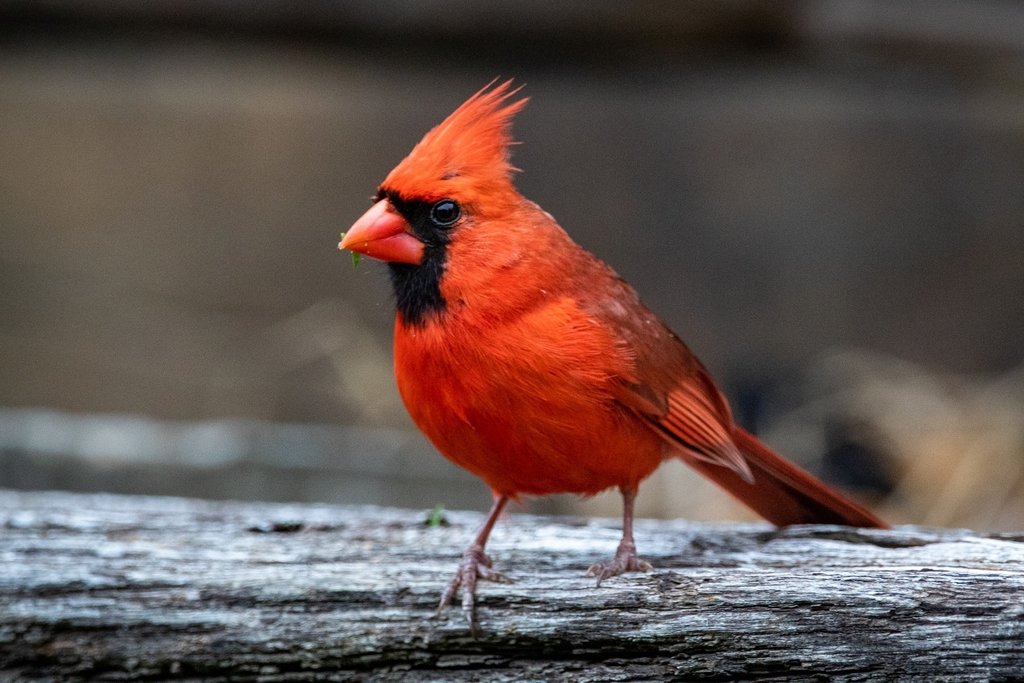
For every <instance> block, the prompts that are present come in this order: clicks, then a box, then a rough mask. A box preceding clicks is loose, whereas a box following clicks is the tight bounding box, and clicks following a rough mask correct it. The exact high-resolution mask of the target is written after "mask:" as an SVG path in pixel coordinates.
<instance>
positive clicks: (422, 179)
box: [381, 80, 528, 201]
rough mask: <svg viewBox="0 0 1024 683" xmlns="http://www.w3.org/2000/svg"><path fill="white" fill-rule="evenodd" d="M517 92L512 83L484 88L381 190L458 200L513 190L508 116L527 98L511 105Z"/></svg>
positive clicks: (397, 169) (433, 132) (435, 130)
mask: <svg viewBox="0 0 1024 683" xmlns="http://www.w3.org/2000/svg"><path fill="white" fill-rule="evenodd" d="M521 89H522V86H519V87H517V88H513V87H512V81H511V80H508V81H505V82H504V83H500V84H498V85H494V81H491V82H490V83H489V84H487V85H486V86H484V87H483V88H482V89H481V90H479V91H478V92H477V93H476V94H474V95H473V96H472V97H470V98H469V99H468V100H466V101H465V102H463V103H462V105H460V106H459V108H458V109H456V110H455V111H453V112H452V113H451V114H450V115H449V116H448V118H446V119H445V120H444V121H442V122H441V123H440V124H439V125H438V126H436V127H435V128H433V129H432V130H430V132H428V133H427V134H426V135H424V136H423V139H422V140H421V141H420V142H419V144H417V145H416V147H414V148H413V150H412V152H410V153H409V156H407V157H406V158H405V159H403V160H402V162H401V163H399V164H398V166H396V167H395V168H394V170H392V171H391V173H389V174H388V177H387V178H385V179H384V182H383V183H382V184H381V187H382V188H384V189H389V190H394V191H397V192H398V193H399V194H400V195H402V196H406V197H419V198H441V197H444V196H454V197H460V198H462V199H463V200H464V201H472V199H473V198H474V196H476V195H481V194H490V193H492V192H494V191H496V190H500V189H503V188H509V189H510V188H511V187H512V173H514V172H515V171H517V170H518V169H516V168H515V167H513V166H512V165H511V164H510V163H509V146H510V145H511V144H513V143H512V136H511V123H512V117H513V116H515V114H516V113H517V112H518V111H519V110H520V109H522V108H523V107H524V106H525V105H526V102H527V99H528V98H525V97H524V98H521V99H518V100H514V101H512V98H513V97H514V96H515V95H516V94H517V93H518V92H519V91H520V90H521Z"/></svg>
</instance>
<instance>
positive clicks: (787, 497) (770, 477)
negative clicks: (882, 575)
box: [339, 81, 885, 628]
mask: <svg viewBox="0 0 1024 683" xmlns="http://www.w3.org/2000/svg"><path fill="white" fill-rule="evenodd" d="M492 85H493V83H492ZM518 92H519V89H518V88H516V89H513V88H512V85H511V81H507V82H505V83H502V84H500V85H497V86H495V87H491V85H489V86H487V87H485V88H484V89H482V90H480V91H479V92H477V93H476V94H475V95H473V96H472V97H470V98H469V100H467V101H466V102H465V103H464V104H462V106H460V107H459V108H458V109H456V110H455V111H454V112H453V113H452V114H451V115H450V116H449V117H448V118H447V119H445V120H444V122H442V123H441V125H439V126H437V127H436V128H434V129H433V130H431V131H430V132H429V133H427V134H426V136H425V137H424V138H423V140H422V141H421V142H420V143H419V144H418V145H416V147H415V148H414V149H413V150H412V152H411V153H410V154H409V156H407V157H406V158H405V159H404V160H403V161H402V162H401V163H400V164H398V166H396V167H395V168H394V170H392V171H391V173H390V174H388V176H387V178H385V179H384V182H383V183H381V185H380V187H379V188H378V190H377V195H376V199H375V203H374V204H373V206H372V207H371V208H370V210H369V211H367V212H366V213H365V214H364V215H363V216H362V217H361V218H360V219H359V220H357V221H356V222H355V224H353V226H352V228H351V229H350V230H349V231H348V233H347V234H345V235H344V237H343V239H342V241H341V243H340V244H339V248H341V249H349V250H351V251H353V252H356V253H359V254H365V255H367V256H371V257H373V258H377V259H380V260H383V261H387V262H388V265H389V268H390V274H391V281H392V284H393V286H394V291H395V299H396V306H397V313H396V315H395V341H394V354H395V376H396V378H397V381H398V389H399V392H400V393H401V395H402V400H403V401H404V402H405V406H406V408H407V409H408V411H409V414H410V415H411V416H412V419H413V420H414V421H415V423H416V425H417V426H418V427H419V428H420V429H421V430H422V431H423V433H424V434H426V435H427V437H428V438H429V439H430V440H431V441H432V442H433V443H434V445H435V446H436V447H437V449H438V450H439V451H441V453H443V454H444V455H445V456H446V457H447V458H448V459H449V460H451V461H452V462H454V463H455V464H457V465H459V466H460V467H464V468H465V469H467V470H469V471H470V472H472V473H473V474H475V475H476V476H478V477H480V478H481V479H483V480H484V482H485V483H486V484H487V485H488V486H490V488H491V491H492V492H493V494H494V505H493V507H492V508H491V511H490V514H489V515H488V517H487V521H486V522H485V523H484V525H483V527H482V529H481V530H480V532H479V534H478V535H477V537H476V539H475V540H474V541H473V542H472V544H471V545H470V546H469V548H468V549H467V550H466V552H465V554H464V555H463V557H462V561H461V563H460V565H459V568H458V570H457V572H456V574H455V577H454V578H453V579H452V581H451V583H450V584H449V585H448V588H447V589H446V590H445V591H444V594H443V596H442V598H441V604H440V605H439V607H438V610H439V611H440V610H441V609H443V608H444V607H445V606H446V605H447V604H448V603H449V602H450V601H451V599H452V597H453V596H454V595H455V594H456V593H457V592H458V591H459V590H460V588H461V590H462V607H463V610H464V611H465V613H466V616H467V618H468V619H469V622H470V625H471V626H473V627H474V628H475V624H476V621H475V592H476V583H477V579H478V578H484V579H497V578H500V576H499V575H498V574H497V573H495V572H493V571H492V570H491V569H490V567H491V561H490V559H489V558H488V557H487V555H485V554H484V546H485V544H486V543H487V538H488V536H489V535H490V531H491V528H492V527H493V526H494V522H495V520H496V519H497V518H498V516H499V515H500V514H501V511H502V509H503V508H504V507H505V504H506V503H507V502H508V501H509V500H518V499H520V498H521V497H522V496H524V495H530V496H541V495H546V494H551V493H567V492H568V493H578V494H585V495H589V494H594V493H597V492H599V491H603V490H605V489H607V488H610V487H612V486H615V487H618V489H619V490H620V491H621V492H622V498H623V529H622V542H621V543H620V544H619V547H618V550H617V551H616V553H615V557H613V558H612V559H611V560H608V561H606V562H602V563H599V564H596V565H594V566H593V567H591V570H590V573H591V575H594V576H597V579H598V583H599V584H600V582H601V580H603V579H606V578H608V577H611V576H615V575H617V574H621V573H623V572H630V571H643V570H647V569H649V568H650V565H649V564H648V563H647V562H645V561H644V560H642V559H640V558H639V557H638V556H637V552H636V546H635V545H634V542H633V501H634V497H635V495H636V491H637V487H638V486H639V484H640V482H641V481H642V480H643V479H644V478H645V477H647V476H648V475H649V474H651V473H652V472H653V471H654V470H655V468H657V467H658V465H659V464H661V462H662V461H663V460H665V459H666V458H680V459H681V460H683V461H684V462H685V463H687V464H688V465H689V466H691V467H693V468H694V469H696V470H697V471H698V472H700V473H701V474H703V475H704V476H706V477H708V478H709V479H711V480H712V481H714V482H715V483H717V484H718V485H720V486H721V487H723V488H724V489H725V490H726V491H728V492H729V493H731V494H732V495H733V496H735V497H736V498H738V499H739V500H740V501H742V502H743V503H745V504H746V505H747V506H749V507H750V508H751V509H753V510H754V511H755V512H757V513H758V514H760V515H762V516H763V517H765V518H766V519H767V520H769V521H771V522H773V523H775V524H778V525H785V524H802V523H823V524H848V525H852V526H865V527H884V526H885V523H884V522H882V521H881V520H880V519H878V518H877V517H875V516H874V515H873V514H871V513H870V512H868V511H867V510H865V509H864V508H863V507H861V506H860V505H858V504H857V503H854V502H853V501H851V500H850V499H848V498H846V497H845V496H843V495H842V494H840V493H839V492H838V491H835V490H834V489H832V488H829V487H828V486H826V485H825V484H823V483H822V482H820V481H818V480H817V479H815V478H814V477H812V476H811V475H810V474H808V473H807V472H805V471H804V470H802V469H800V468H799V467H797V466H796V465H794V464H792V463H790V462H788V461H787V460H784V459H783V458H781V457H780V456H778V455H776V454H775V453H774V452H772V451H771V450H769V449H768V447H767V446H765V445H764V444H762V443H761V442H760V441H758V440H757V439H756V438H755V437H754V436H752V435H751V434H749V433H748V432H746V431H744V430H743V429H741V428H740V427H738V426H737V425H736V424H735V423H734V422H733V419H732V414H731V413H730V410H729V405H728V403H727V402H726V400H725V398H724V397H723V395H722V393H721V392H720V391H719V390H718V388H717V387H716V386H715V383H714V380H712V379H711V376H710V375H709V374H708V371H707V370H706V369H705V368H704V366H703V365H701V362H700V361H699V360H698V359H697V357H696V356H695V355H694V354H693V352H691V351H690V349H689V348H687V347H686V345H685V344H684V343H683V342H682V341H680V339H679V338H678V337H677V336H676V335H675V334H674V333H673V332H672V331H671V330H670V329H669V328H668V327H666V326H665V324H664V323H662V322H661V321H660V320H659V319H658V318H657V316H655V315H654V313H652V312H651V311H650V310H648V308H647V307H646V306H644V304H643V303H641V301H640V299H639V297H638V296H637V294H636V292H635V291H634V290H633V288H632V287H630V286H629V285H628V284H626V282H625V281H623V280H622V278H620V277H619V276H618V275H617V274H616V273H615V271H613V270H612V269H611V268H609V267H608V266H607V265H605V264H604V263H603V262H602V261H600V260H598V259H597V258H596V257H594V256H593V255H592V254H590V253H589V252H587V251H586V250H584V249H583V248H582V247H580V246H579V245H577V244H576V243H575V242H573V240H572V239H571V238H570V237H569V235H568V234H566V232H565V231H564V230H563V229H562V228H561V227H560V226H559V225H558V223H557V222H555V219H554V218H552V217H551V215H550V214H548V213H547V212H546V211H544V210H543V209H542V208H540V207H539V206H538V205H537V204H535V203H533V202H531V201H529V200H528V199H526V198H525V197H523V196H522V195H520V194H519V192H518V191H517V190H516V188H515V186H514V185H513V183H512V174H513V172H514V171H515V170H516V169H515V168H513V167H512V166H511V165H510V164H509V145H510V144H511V138H510V126H511V119H512V117H513V115H515V114H516V113H517V112H518V111H519V110H520V109H522V108H523V106H524V105H525V104H526V99H518V100H515V99H513V98H514V97H515V95H516V94H517V93H518Z"/></svg>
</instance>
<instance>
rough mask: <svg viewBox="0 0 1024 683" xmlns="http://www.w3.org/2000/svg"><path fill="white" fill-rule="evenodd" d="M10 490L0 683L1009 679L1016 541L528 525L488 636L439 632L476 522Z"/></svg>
mask: <svg viewBox="0 0 1024 683" xmlns="http://www.w3.org/2000/svg"><path fill="white" fill-rule="evenodd" d="M426 518H427V512H426V511H409V510H397V509H384V508H368V507H358V508H356V507H330V506H309V505H301V506H300V505H294V506H289V505H269V504H241V503H212V502H203V501H194V500H183V499H173V498H142V497H119V496H102V495H88V496H86V495H74V494H65V493H18V492H10V491H0V566H2V571H0V679H2V680H7V679H9V678H13V679H15V680H26V681H42V680H54V679H58V680H117V681H142V680H214V681H216V680H228V679H230V680H233V681H243V680H260V681H293V680H364V679H365V680H403V681H406V680H412V681H432V680H449V681H469V680H480V679H483V678H486V679H487V680H523V679H533V680H581V681H597V680H637V679H656V680H668V679H686V680H694V679H711V680H736V679H766V680H772V679H777V680H784V679H792V678H794V677H795V678H810V677H815V676H822V677H827V678H828V679H830V680H891V679H893V678H899V679H906V680H928V681H936V680H950V681H952V680H970V679H989V680H993V679H1007V678H1014V677H1017V676H1020V675H1022V673H1024V602H1022V600H1021V595H1022V587H1024V573H1022V569H1024V544H1022V543H1021V541H1022V540H1024V535H1017V536H1014V535H1005V534H1004V535H1001V536H998V537H992V536H984V535H979V534H975V533H972V532H969V531H958V530H936V529H924V528H913V527H901V528H898V529H895V530H892V531H877V530H851V529H846V528H841V527H829V526H821V527H809V526H804V527H790V528H787V529H782V530H776V529H772V528H770V527H768V526H765V525H757V524H753V525H752V524H742V525H737V524H714V525H710V524H691V523H686V522H681V521H670V522H658V521H647V520H641V521H640V522H638V524H637V541H638V544H639V546H640V550H641V553H642V554H643V556H644V557H645V558H646V559H648V560H650V561H651V562H652V563H653V564H654V566H655V570H654V571H653V572H650V573H648V574H643V575H627V576H624V577H618V578H615V579H611V580H608V581H606V582H605V583H604V584H603V585H602V586H601V588H599V589H595V587H594V582H593V580H592V579H588V578H585V577H584V572H585V571H586V569H587V567H588V566H589V565H590V564H591V563H593V562H594V561H595V560H598V559H603V558H605V557H606V556H610V554H611V553H612V552H614V549H615V545H616V543H617V542H618V537H619V531H618V525H617V522H615V521H614V520H603V519H600V520H597V519H595V520H580V519H566V518H557V519H556V518H542V517H533V516H529V515H519V514H515V515H513V516H512V517H511V518H510V519H508V520H506V521H505V522H502V523H499V526H498V528H497V530H496V531H495V533H494V536H493V538H492V543H491V546H490V551H491V555H492V557H493V558H494V559H495V566H496V568H498V569H499V570H501V571H504V572H506V573H507V574H508V575H509V576H510V577H511V578H513V579H514V580H515V581H514V582H513V583H508V584H491V583H486V584H483V586H482V589H481V595H480V598H481V599H480V602H481V609H480V617H481V621H482V623H483V634H482V636H481V637H480V638H478V639H474V638H472V637H471V636H470V634H469V633H468V631H467V628H466V626H465V624H464V622H463V620H462V617H461V614H460V613H459V611H458V610H451V611H449V612H448V613H447V614H446V615H445V616H444V617H442V618H441V619H439V620H435V619H433V618H432V612H433V609H434V605H435V603H436V600H437V598H438V595H439V593H440V591H441V589H442V587H443V585H444V583H445V582H446V581H447V579H448V578H449V574H450V572H451V571H453V570H454V567H455V563H456V560H457V557H458V555H459V554H460V553H461V550H462V546H463V545H464V544H465V543H466V542H467V540H468V539H469V538H470V536H471V534H472V531H473V529H474V528H475V526H476V525H477V524H478V523H479V522H480V520H481V516H480V515H478V514H475V513H464V512H449V513H446V519H447V522H448V524H447V525H445V526H440V527H436V528H431V527H428V526H427V525H426V523H425V520H426Z"/></svg>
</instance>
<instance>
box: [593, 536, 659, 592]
mask: <svg viewBox="0 0 1024 683" xmlns="http://www.w3.org/2000/svg"><path fill="white" fill-rule="evenodd" d="M652 569H654V567H652V566H651V563H650V562H648V561H647V560H642V559H640V558H639V557H637V555H636V547H635V546H633V545H628V546H626V545H620V546H619V549H618V550H616V551H615V557H613V558H612V559H611V560H608V561H606V562H598V563H596V564H593V565H591V566H590V569H588V570H587V576H595V577H597V586H598V587H600V586H601V582H602V581H604V580H605V579H610V578H611V577H613V576H618V575H619V574H625V573H626V572H649V571H651V570H652Z"/></svg>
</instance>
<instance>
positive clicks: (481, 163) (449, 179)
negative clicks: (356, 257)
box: [338, 81, 527, 322]
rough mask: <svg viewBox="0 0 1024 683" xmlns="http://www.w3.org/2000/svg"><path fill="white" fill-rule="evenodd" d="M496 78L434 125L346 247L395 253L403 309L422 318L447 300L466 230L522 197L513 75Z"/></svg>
mask: <svg viewBox="0 0 1024 683" xmlns="http://www.w3.org/2000/svg"><path fill="white" fill-rule="evenodd" d="M492 85H493V84H491V85H488V86H487V87H485V88H483V89H482V90H480V91H479V92H477V93H476V94H475V95H473V96H472V97H470V98H469V99H468V100H466V102H464V103H463V104H462V105H461V106H460V107H459V108H458V109H456V110H455V111H454V112H452V114H451V115H449V116H448V118H446V119H445V120H444V121H443V122H442V123H441V124H440V125H438V126H437V127H436V128H434V129H433V130H431V131H430V132H428V133H427V134H426V135H425V136H424V137H423V139H422V140H421V141H420V143H419V144H417V145H416V147H414V148H413V150H412V152H410V153H409V155H408V156H407V157H406V158H405V159H403V160H402V162H401V163H399V164H398V166H396V167H395V168H394V169H393V170H392V171H391V173H389V174H388V176H387V178H385V179H384V182H382V183H381V184H380V187H379V188H378V190H377V194H376V197H375V199H374V204H373V206H372V207H370V209H369V210H368V211H367V212H366V213H365V214H363V215H362V216H361V217H360V218H359V219H358V220H357V221H356V222H355V223H354V224H353V225H352V227H351V228H350V229H349V230H348V231H347V232H346V233H345V234H344V237H343V238H342V240H341V242H340V243H339V245H338V248H339V249H348V250H350V251H352V252H355V253H358V254H363V255H366V256H370V257H372V258H376V259H379V260H382V261H387V262H388V263H389V264H390V266H391V273H392V279H393V282H394V284H395V290H396V294H397V304H398V308H399V311H401V312H402V313H403V314H405V317H406V319H407V320H409V321H412V322H415V321H416V319H417V318H421V317H422V316H423V315H425V314H426V313H429V312H431V311H432V310H436V309H437V308H439V307H442V306H443V304H444V299H443V297H442V294H441V291H440V278H441V274H442V273H443V271H444V269H445V266H446V262H447V251H448V247H449V245H450V244H451V243H452V241H453V240H456V239H458V236H459V234H460V233H463V232H467V231H471V230H472V228H473V227H474V226H478V225H481V224H485V223H487V222H488V221H489V220H492V219H495V218H497V217H501V216H507V215H508V213H509V211H510V210H512V209H513V208H514V207H516V206H517V205H518V203H519V202H521V197H520V196H519V194H518V193H517V192H516V190H515V187H514V186H513V184H512V174H513V173H514V172H515V171H516V170H517V169H515V168H514V167H513V166H512V165H511V164H510V163H509V146H510V145H511V144H512V141H511V134H510V125H511V119H512V117H513V116H514V115H515V114H516V112H518V111H519V110H520V109H522V108H523V106H524V105H525V104H526V101H527V100H526V98H522V99H518V100H514V99H513V98H514V96H515V95H516V94H517V93H518V92H519V88H513V87H512V82H511V81H506V82H504V83H501V84H499V85H496V86H493V87H492Z"/></svg>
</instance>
